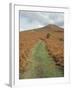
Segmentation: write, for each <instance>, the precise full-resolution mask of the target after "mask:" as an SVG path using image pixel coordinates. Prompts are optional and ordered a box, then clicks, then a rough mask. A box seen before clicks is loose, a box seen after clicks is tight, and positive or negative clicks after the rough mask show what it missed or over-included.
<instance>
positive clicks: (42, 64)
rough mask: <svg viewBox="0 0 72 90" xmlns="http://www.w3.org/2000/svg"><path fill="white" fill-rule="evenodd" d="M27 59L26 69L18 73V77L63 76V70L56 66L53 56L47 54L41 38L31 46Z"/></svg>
mask: <svg viewBox="0 0 72 90" xmlns="http://www.w3.org/2000/svg"><path fill="white" fill-rule="evenodd" d="M28 61H29V62H31V63H29V64H28V70H27V71H26V72H24V73H21V74H20V79H24V78H46V77H63V76H64V74H63V70H61V69H60V67H59V66H56V64H55V62H54V60H53V58H52V57H51V56H49V55H48V51H47V48H46V45H45V43H44V42H43V41H42V40H40V41H38V43H37V44H36V45H35V46H34V48H32V50H31V56H30V57H28Z"/></svg>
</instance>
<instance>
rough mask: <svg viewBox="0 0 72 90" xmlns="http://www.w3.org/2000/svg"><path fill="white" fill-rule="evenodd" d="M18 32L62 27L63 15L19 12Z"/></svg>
mask: <svg viewBox="0 0 72 90" xmlns="http://www.w3.org/2000/svg"><path fill="white" fill-rule="evenodd" d="M19 15H20V31H23V30H28V29H33V28H39V27H44V26H46V25H48V24H55V25H58V26H60V27H64V13H56V12H52V13H51V12H32V11H23V10H20V12H19Z"/></svg>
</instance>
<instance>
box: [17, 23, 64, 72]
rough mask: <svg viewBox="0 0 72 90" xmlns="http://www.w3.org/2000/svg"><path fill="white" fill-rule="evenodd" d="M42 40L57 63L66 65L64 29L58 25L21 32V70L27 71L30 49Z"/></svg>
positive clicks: (62, 65)
mask: <svg viewBox="0 0 72 90" xmlns="http://www.w3.org/2000/svg"><path fill="white" fill-rule="evenodd" d="M39 40H42V41H43V42H45V44H46V47H47V50H48V52H49V55H50V56H51V57H52V58H53V59H54V61H55V63H56V65H58V66H61V67H62V68H63V67H64V29H62V28H60V27H58V26H56V25H51V24H50V25H48V26H45V27H43V28H38V29H33V30H29V31H22V32H19V72H20V73H22V72H25V71H27V66H28V64H29V63H30V62H29V61H27V58H28V56H29V55H30V50H31V49H32V48H33V47H34V46H35V44H36V43H37V42H38V41H39Z"/></svg>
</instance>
